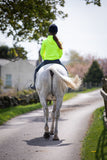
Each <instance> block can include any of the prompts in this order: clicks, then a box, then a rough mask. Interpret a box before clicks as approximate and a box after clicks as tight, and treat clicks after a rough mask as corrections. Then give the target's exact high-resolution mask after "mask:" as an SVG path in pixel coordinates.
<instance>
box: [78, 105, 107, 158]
mask: <svg viewBox="0 0 107 160" xmlns="http://www.w3.org/2000/svg"><path fill="white" fill-rule="evenodd" d="M103 111H104V107H101V108H98V109H97V110H96V111H95V112H94V113H93V122H92V124H91V127H90V128H89V130H88V132H87V134H86V137H85V138H84V141H83V146H82V155H81V160H106V159H107V129H106V127H105V125H104V120H103Z"/></svg>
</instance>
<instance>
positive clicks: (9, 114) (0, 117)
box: [0, 88, 98, 125]
mask: <svg viewBox="0 0 107 160" xmlns="http://www.w3.org/2000/svg"><path fill="white" fill-rule="evenodd" d="M96 89H98V88H92V89H88V90H85V91H80V92H71V93H66V94H65V95H64V98H63V101H65V100H68V99H71V98H73V97H75V96H76V95H77V94H78V93H86V92H90V91H93V90H96ZM39 108H42V106H41V104H40V103H37V104H30V105H26V106H23V105H20V106H16V107H9V108H6V109H0V125H1V124H3V123H5V122H7V121H8V120H10V119H11V118H14V117H16V116H18V115H21V114H24V113H27V112H30V111H33V110H36V109H39Z"/></svg>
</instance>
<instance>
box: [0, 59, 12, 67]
mask: <svg viewBox="0 0 107 160" xmlns="http://www.w3.org/2000/svg"><path fill="white" fill-rule="evenodd" d="M9 62H10V61H9V60H7V59H0V66H5V65H6V64H8V63H9Z"/></svg>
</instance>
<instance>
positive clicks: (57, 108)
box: [53, 98, 63, 140]
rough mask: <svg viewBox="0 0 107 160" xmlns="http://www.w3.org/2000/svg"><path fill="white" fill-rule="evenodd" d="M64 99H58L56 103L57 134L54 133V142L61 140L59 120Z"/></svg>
mask: <svg viewBox="0 0 107 160" xmlns="http://www.w3.org/2000/svg"><path fill="white" fill-rule="evenodd" d="M62 99H63V98H58V99H57V101H56V111H55V132H54V137H53V140H59V138H58V120H59V116H60V108H61V106H62Z"/></svg>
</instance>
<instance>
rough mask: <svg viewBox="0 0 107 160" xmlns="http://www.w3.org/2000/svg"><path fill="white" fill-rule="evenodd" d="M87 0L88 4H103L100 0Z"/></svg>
mask: <svg viewBox="0 0 107 160" xmlns="http://www.w3.org/2000/svg"><path fill="white" fill-rule="evenodd" d="M85 1H86V4H91V3H93V4H94V5H98V6H101V2H100V0H85Z"/></svg>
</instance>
